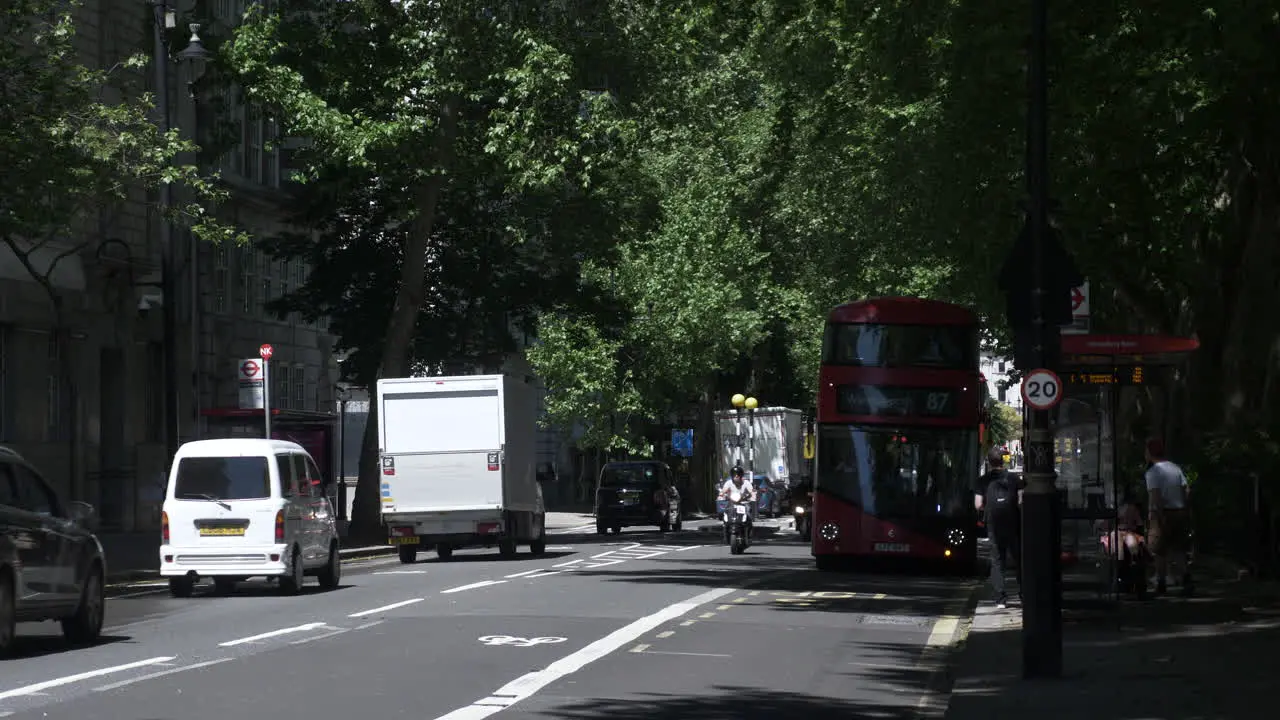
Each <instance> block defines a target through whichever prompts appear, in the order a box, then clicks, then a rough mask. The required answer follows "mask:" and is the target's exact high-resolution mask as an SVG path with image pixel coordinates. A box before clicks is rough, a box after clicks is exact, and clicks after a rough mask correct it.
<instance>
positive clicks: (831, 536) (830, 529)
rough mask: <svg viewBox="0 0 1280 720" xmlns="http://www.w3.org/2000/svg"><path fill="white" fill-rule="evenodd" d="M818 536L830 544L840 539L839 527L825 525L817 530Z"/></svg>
mask: <svg viewBox="0 0 1280 720" xmlns="http://www.w3.org/2000/svg"><path fill="white" fill-rule="evenodd" d="M818 534H819V535H821V536H822V539H823V540H826V541H827V542H830V541H832V540H835V539H836V538H838V537H840V527H839V526H838V525H836V524H835V523H827V524H826V525H823V526H822V527H821V528H819V529H818Z"/></svg>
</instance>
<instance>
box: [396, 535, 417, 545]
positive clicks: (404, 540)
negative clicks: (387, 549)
mask: <svg viewBox="0 0 1280 720" xmlns="http://www.w3.org/2000/svg"><path fill="white" fill-rule="evenodd" d="M389 540H390V544H391V545H417V544H418V536H417V535H410V536H409V537H393V538H389Z"/></svg>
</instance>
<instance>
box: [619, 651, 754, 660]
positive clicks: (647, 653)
mask: <svg viewBox="0 0 1280 720" xmlns="http://www.w3.org/2000/svg"><path fill="white" fill-rule="evenodd" d="M632 652H635V651H634V650H632ZM640 654H641V655H684V656H685V657H718V658H731V657H733V656H732V655H724V654H722V653H695V652H676V651H674V650H641V651H640Z"/></svg>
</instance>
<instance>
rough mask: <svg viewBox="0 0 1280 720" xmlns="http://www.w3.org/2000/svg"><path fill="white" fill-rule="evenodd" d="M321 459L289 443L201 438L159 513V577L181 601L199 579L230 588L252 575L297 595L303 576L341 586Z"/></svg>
mask: <svg viewBox="0 0 1280 720" xmlns="http://www.w3.org/2000/svg"><path fill="white" fill-rule="evenodd" d="M325 490H326V483H325V482H324V479H323V478H321V477H320V471H319V470H318V469H317V468H316V463H315V460H313V459H312V457H311V456H310V455H309V454H307V451H306V450H303V449H302V446H301V445H298V444H296V443H291V442H285V441H282V440H266V439H257V438H230V439H222V440H197V441H195V442H189V443H186V444H184V445H183V446H182V447H180V448H178V453H177V455H175V456H174V458H173V467H172V468H171V469H170V471H169V487H168V489H167V490H166V492H165V499H164V512H163V514H162V515H161V519H160V523H161V545H160V575H161V576H162V577H167V578H169V590H170V592H171V593H172V594H173V595H174V596H175V597H188V596H190V595H191V591H192V588H193V587H194V585H195V584H196V582H198V581H199V580H200V579H201V578H204V577H209V578H213V582H214V586H215V588H216V589H217V590H218V591H220V592H228V591H230V590H232V589H234V588H235V585H236V583H237V582H239V581H241V580H246V579H248V578H251V577H262V576H265V577H269V578H278V579H279V582H280V590H281V591H282V592H284V593H286V594H296V593H298V592H299V591H300V590H301V589H302V583H303V577H304V576H306V575H315V576H317V577H318V578H319V579H320V585H321V587H324V588H326V589H332V588H336V587H337V586H338V582H339V580H340V579H341V577H342V559H341V555H340V553H339V552H338V528H337V524H336V523H335V522H334V513H333V508H332V507H331V506H330V504H329V499H328V497H327V494H326V492H325Z"/></svg>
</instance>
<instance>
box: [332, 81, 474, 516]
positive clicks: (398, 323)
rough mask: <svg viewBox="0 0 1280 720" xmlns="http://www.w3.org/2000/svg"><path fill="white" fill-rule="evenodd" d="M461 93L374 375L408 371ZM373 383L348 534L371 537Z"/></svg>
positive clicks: (442, 139)
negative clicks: (410, 349) (428, 254)
mask: <svg viewBox="0 0 1280 720" xmlns="http://www.w3.org/2000/svg"><path fill="white" fill-rule="evenodd" d="M459 102H460V100H459V98H457V97H451V98H449V99H447V100H446V101H445V103H444V105H443V106H442V107H441V108H440V126H439V129H438V131H437V133H436V138H435V152H434V157H435V159H436V170H437V172H436V173H435V174H433V175H432V176H431V177H430V178H428V179H427V180H426V181H425V182H423V183H422V185H420V186H419V187H418V188H417V191H416V193H415V203H414V205H415V208H416V209H417V212H418V215H417V217H415V218H414V220H413V222H412V224H411V225H410V229H409V234H408V237H406V238H405V248H404V259H403V261H402V263H401V266H400V278H399V280H400V283H399V289H398V290H397V292H396V300H395V305H394V306H393V307H392V309H391V317H390V318H389V319H388V321H387V333H386V337H385V339H384V340H383V345H382V361H381V363H380V364H379V368H378V377H380V378H393V377H404V376H405V375H408V374H409V366H410V357H409V348H410V346H411V345H412V343H413V335H414V328H415V327H416V325H417V321H418V313H419V312H420V311H421V309H422V303H423V301H424V299H425V297H426V275H427V249H428V247H429V245H430V241H431V233H432V231H433V230H434V229H435V219H436V207H437V205H438V204H439V202H440V195H441V193H442V192H443V191H444V187H445V183H446V182H447V177H448V175H447V172H448V170H449V168H450V167H451V166H452V164H453V158H454V153H455V147H454V139H455V137H456V136H457V132H458V111H459ZM376 388H377V385H376V383H375V384H374V386H373V387H370V388H369V390H370V391H371V394H370V398H369V415H368V423H367V424H366V425H365V430H364V440H363V443H362V445H361V449H360V479H359V480H358V481H357V483H356V493H355V498H354V500H353V505H352V508H351V531H350V535H351V536H352V537H355V538H360V539H361V540H369V541H373V540H375V539H380V538H381V537H382V532H381V528H380V526H381V524H382V500H381V493H380V492H379V485H380V483H381V477H382V471H381V468H380V467H379V458H378V456H379V450H380V448H379V447H378V428H377V423H378V422H379V419H378V407H377V404H378V403H377V389H376Z"/></svg>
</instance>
